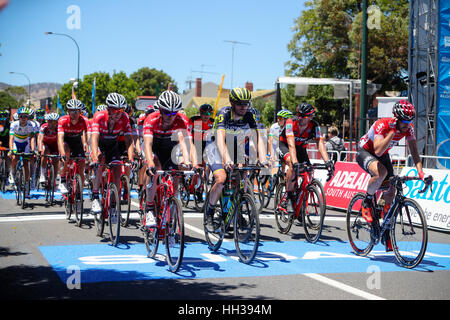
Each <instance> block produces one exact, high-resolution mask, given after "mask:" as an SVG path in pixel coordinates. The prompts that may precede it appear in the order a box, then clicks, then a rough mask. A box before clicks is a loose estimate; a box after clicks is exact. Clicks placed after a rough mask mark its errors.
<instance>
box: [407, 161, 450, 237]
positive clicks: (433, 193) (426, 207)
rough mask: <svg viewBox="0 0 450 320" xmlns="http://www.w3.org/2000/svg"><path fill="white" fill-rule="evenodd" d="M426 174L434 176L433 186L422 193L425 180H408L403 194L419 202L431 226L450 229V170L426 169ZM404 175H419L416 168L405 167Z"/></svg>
mask: <svg viewBox="0 0 450 320" xmlns="http://www.w3.org/2000/svg"><path fill="white" fill-rule="evenodd" d="M424 172H425V175H427V176H428V175H432V176H433V187H432V188H431V189H432V190H431V189H430V188H428V190H427V192H425V193H422V194H420V193H419V191H420V190H422V189H423V187H424V182H423V181H421V180H418V181H408V182H407V183H406V184H405V188H404V189H403V194H404V195H405V196H406V197H408V198H411V199H413V200H415V201H417V202H418V203H419V205H420V206H421V208H422V210H423V213H424V215H425V218H426V220H427V225H428V227H429V228H436V229H440V230H445V231H450V170H437V169H425V170H424ZM400 175H402V176H417V170H416V168H411V167H404V168H403V169H402V172H401V174H400ZM413 218H414V216H413Z"/></svg>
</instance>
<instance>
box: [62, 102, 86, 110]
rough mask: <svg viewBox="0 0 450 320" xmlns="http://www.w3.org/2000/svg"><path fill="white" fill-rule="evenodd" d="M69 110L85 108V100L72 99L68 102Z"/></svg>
mask: <svg viewBox="0 0 450 320" xmlns="http://www.w3.org/2000/svg"><path fill="white" fill-rule="evenodd" d="M66 108H67V110H80V111H81V110H84V109H85V108H86V106H85V105H84V103H83V102H81V101H80V100H77V99H70V100H69V101H67V104H66Z"/></svg>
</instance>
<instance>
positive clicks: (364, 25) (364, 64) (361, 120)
mask: <svg viewBox="0 0 450 320" xmlns="http://www.w3.org/2000/svg"><path fill="white" fill-rule="evenodd" d="M362 10H363V12H362V14H363V16H362V39H361V42H362V43H361V61H362V66H361V91H360V94H359V95H360V96H359V98H360V99H359V101H360V103H359V106H360V108H359V109H360V113H359V137H362V136H363V135H364V134H365V132H366V119H365V117H366V113H367V101H366V100H367V95H366V92H367V89H366V84H367V0H363V9H362ZM350 96H351V95H350ZM350 143H351V142H350Z"/></svg>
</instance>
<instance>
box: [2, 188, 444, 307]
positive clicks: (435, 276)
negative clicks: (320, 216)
mask: <svg viewBox="0 0 450 320" xmlns="http://www.w3.org/2000/svg"><path fill="white" fill-rule="evenodd" d="M0 196H1V195H0ZM1 197H2V198H1V200H0V283H1V287H0V288H1V289H0V297H1V299H96V300H98V299H133V300H134V299H151V300H157V299H161V300H168V299H175V300H210V299H214V300H244V299H245V300H253V299H258V300H378V299H387V300H437V299H438V300H442V299H444V300H448V299H449V298H450V271H449V269H450V237H449V235H448V234H447V233H442V232H436V231H432V230H430V231H429V246H428V250H427V255H426V256H425V258H424V260H423V262H422V263H421V264H420V265H419V266H418V267H417V268H416V269H414V270H407V269H405V268H401V267H399V266H398V265H397V263H396V260H395V257H394V255H393V254H392V253H385V252H384V250H383V248H384V247H381V246H377V247H375V248H374V251H373V253H372V254H371V255H370V256H368V257H364V258H360V257H356V256H355V255H354V254H353V253H352V251H351V248H350V245H349V244H348V242H347V236H346V233H345V222H344V219H343V218H344V213H343V212H341V211H333V210H327V216H326V220H325V229H324V231H323V233H322V237H321V241H320V242H318V243H317V244H314V245H313V244H309V243H307V242H306V241H305V239H304V235H303V229H302V228H301V227H300V226H298V225H297V226H293V228H292V229H291V231H290V232H289V233H288V234H287V235H282V234H280V233H279V232H277V228H276V225H275V219H274V217H273V214H272V213H271V210H265V211H264V212H263V214H262V215H261V226H262V229H261V234H262V239H261V240H262V242H261V246H260V249H259V252H258V255H257V257H256V260H255V262H254V263H253V264H252V265H244V264H242V263H240V262H238V261H236V259H235V255H234V253H233V250H232V248H233V242H224V244H223V249H221V250H220V251H219V252H218V254H215V255H212V254H211V253H210V252H209V250H208V249H207V246H206V244H205V240H204V239H205V238H204V234H203V226H202V216H201V214H199V213H196V212H195V211H194V210H193V209H192V206H190V208H186V209H185V210H184V211H185V228H186V242H187V245H186V251H185V256H184V260H183V265H182V267H181V269H180V271H179V272H178V274H172V273H170V272H169V271H168V270H167V269H168V268H167V265H166V264H165V262H164V257H163V255H164V254H165V252H164V247H163V246H162V245H160V249H159V251H158V255H157V257H156V259H155V260H153V259H149V258H146V251H145V246H144V244H143V238H142V236H141V232H140V231H139V226H138V221H137V214H136V211H135V210H136V207H135V206H132V209H133V210H134V212H133V214H132V217H133V219H132V221H131V224H130V226H129V227H128V228H125V229H123V228H122V231H121V244H120V245H119V246H118V248H114V247H112V246H110V245H109V243H108V239H106V238H100V237H97V236H96V231H95V226H94V224H93V220H92V218H91V217H87V218H86V220H85V223H84V224H83V225H82V227H81V228H79V227H77V226H76V225H75V223H74V222H73V221H67V220H66V219H65V215H64V207H61V206H59V205H55V206H53V207H46V206H45V205H44V201H43V200H41V199H30V200H28V202H29V204H30V205H29V206H28V207H27V208H26V209H24V210H22V209H20V208H19V207H17V206H16V205H15V200H11V199H5V198H8V196H7V195H4V194H3V196H1ZM134 203H136V199H134ZM89 208H90V203H89V201H88V200H85V209H86V210H88V209H89ZM269 208H272V204H270V205H269ZM105 229H106V228H105ZM229 240H231V239H230V238H229ZM102 259H103V260H102ZM89 261H90V263H89ZM77 272H78V273H77Z"/></svg>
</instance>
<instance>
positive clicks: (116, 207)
mask: <svg viewBox="0 0 450 320" xmlns="http://www.w3.org/2000/svg"><path fill="white" fill-rule="evenodd" d="M126 165H129V164H127V163H123V162H122V161H118V160H114V161H111V162H110V163H108V164H97V165H96V167H98V166H102V167H105V168H106V170H104V171H103V174H102V177H101V184H100V190H101V191H102V192H101V206H102V211H101V213H100V214H94V223H95V226H96V229H97V236H99V237H101V236H103V231H104V229H105V223H106V221H108V226H109V239H110V241H111V244H112V245H113V246H117V245H118V244H119V238H120V226H121V225H122V215H121V204H120V203H121V200H120V199H121V196H120V193H119V192H120V191H119V190H117V187H116V184H115V183H114V181H113V177H114V175H113V172H112V168H114V167H117V166H121V167H122V168H123V166H126ZM97 169H98V168H95V170H97ZM120 181H121V182H120V183H122V177H121V180H120Z"/></svg>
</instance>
